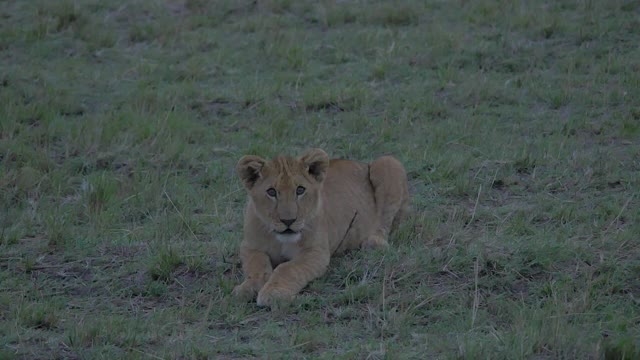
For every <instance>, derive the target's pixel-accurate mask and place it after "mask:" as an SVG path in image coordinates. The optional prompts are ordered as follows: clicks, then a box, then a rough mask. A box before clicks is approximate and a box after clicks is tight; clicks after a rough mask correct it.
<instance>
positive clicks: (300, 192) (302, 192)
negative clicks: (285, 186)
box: [296, 186, 306, 195]
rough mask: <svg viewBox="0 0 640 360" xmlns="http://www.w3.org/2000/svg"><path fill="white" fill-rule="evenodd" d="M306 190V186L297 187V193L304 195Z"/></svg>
mask: <svg viewBox="0 0 640 360" xmlns="http://www.w3.org/2000/svg"><path fill="white" fill-rule="evenodd" d="M305 190H306V189H305V188H304V187H302V186H298V188H297V189H296V195H302V194H304V191H305Z"/></svg>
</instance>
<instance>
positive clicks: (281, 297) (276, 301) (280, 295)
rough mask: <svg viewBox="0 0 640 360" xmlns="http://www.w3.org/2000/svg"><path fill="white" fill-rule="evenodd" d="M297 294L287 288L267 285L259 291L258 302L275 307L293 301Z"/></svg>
mask: <svg viewBox="0 0 640 360" xmlns="http://www.w3.org/2000/svg"><path fill="white" fill-rule="evenodd" d="M295 295H296V294H294V293H291V291H289V290H287V289H282V288H274V287H271V286H265V287H263V288H262V290H260V292H258V299H257V300H256V303H257V304H258V306H269V307H274V306H278V305H283V304H286V303H288V302H291V300H293V298H294V297H295Z"/></svg>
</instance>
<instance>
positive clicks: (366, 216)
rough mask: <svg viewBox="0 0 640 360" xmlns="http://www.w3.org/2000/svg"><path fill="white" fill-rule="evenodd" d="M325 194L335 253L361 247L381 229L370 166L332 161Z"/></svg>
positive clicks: (330, 237) (353, 162) (355, 162)
mask: <svg viewBox="0 0 640 360" xmlns="http://www.w3.org/2000/svg"><path fill="white" fill-rule="evenodd" d="M323 194H324V205H323V207H324V210H325V215H326V217H327V225H328V226H329V241H330V242H331V244H332V249H333V250H334V251H335V250H336V248H337V247H338V246H339V247H340V249H339V250H344V249H347V248H352V247H358V246H359V244H360V241H361V239H362V238H363V237H366V236H367V235H368V234H369V232H370V231H371V228H372V227H377V215H376V210H375V200H374V195H373V186H372V185H371V182H370V181H369V165H368V164H367V163H363V162H358V161H351V160H342V159H332V160H331V162H330V164H329V170H328V172H327V177H326V179H325V181H324V185H323ZM356 213H357V215H356ZM352 221H353V223H352ZM349 225H351V228H349ZM347 230H348V231H347ZM352 245H353V246H352Z"/></svg>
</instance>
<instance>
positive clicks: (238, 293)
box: [231, 281, 258, 301]
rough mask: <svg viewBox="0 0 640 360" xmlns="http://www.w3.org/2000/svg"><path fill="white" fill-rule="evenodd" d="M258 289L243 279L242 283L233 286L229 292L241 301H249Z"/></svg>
mask: <svg viewBox="0 0 640 360" xmlns="http://www.w3.org/2000/svg"><path fill="white" fill-rule="evenodd" d="M257 293H258V290H257V289H256V288H255V286H254V284H251V283H249V282H247V281H244V282H243V283H242V284H240V285H238V286H236V287H235V288H233V292H231V294H232V295H233V296H234V297H236V298H237V299H239V300H241V301H251V300H253V299H254V298H255V297H256V294H257Z"/></svg>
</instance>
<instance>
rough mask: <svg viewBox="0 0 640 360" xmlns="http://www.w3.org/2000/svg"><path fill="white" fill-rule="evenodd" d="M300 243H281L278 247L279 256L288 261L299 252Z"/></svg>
mask: <svg viewBox="0 0 640 360" xmlns="http://www.w3.org/2000/svg"><path fill="white" fill-rule="evenodd" d="M300 250H301V248H300V243H299V242H295V243H283V244H282V245H281V247H280V257H282V259H283V261H289V260H291V259H293V258H294V257H296V256H297V255H298V254H299V253H300Z"/></svg>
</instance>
